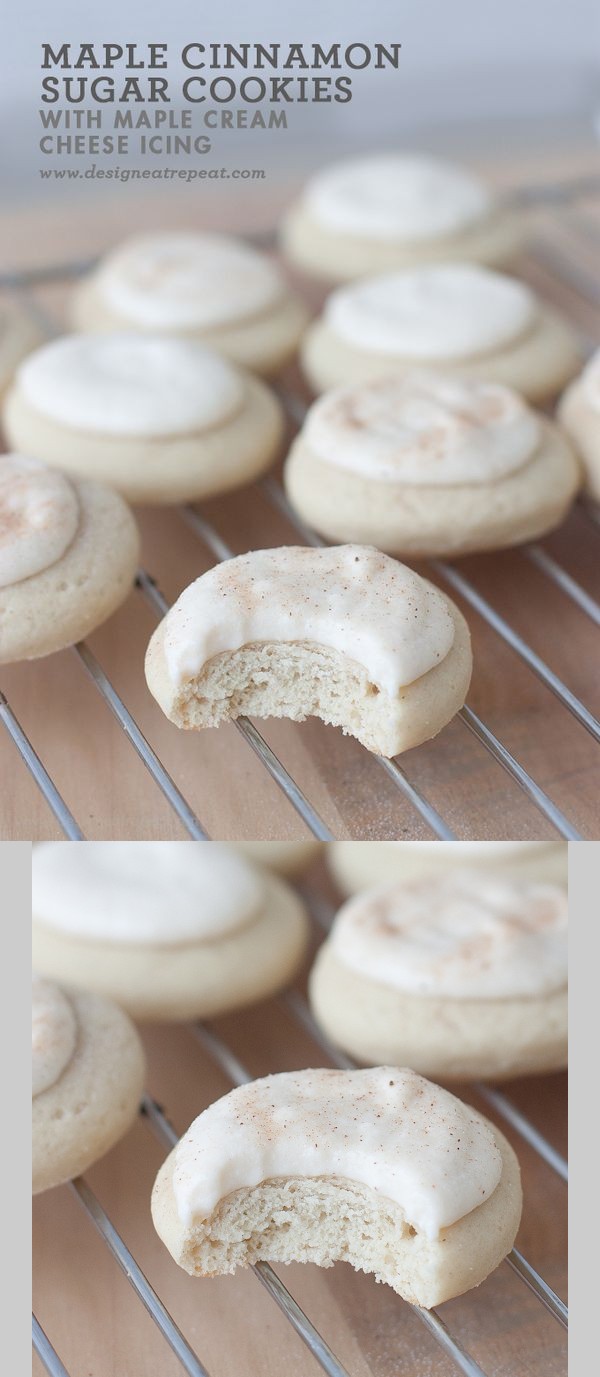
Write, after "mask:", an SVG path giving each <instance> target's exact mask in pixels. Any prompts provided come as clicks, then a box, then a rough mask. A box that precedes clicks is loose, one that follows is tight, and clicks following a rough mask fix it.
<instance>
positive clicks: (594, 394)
mask: <svg viewBox="0 0 600 1377" xmlns="http://www.w3.org/2000/svg"><path fill="white" fill-rule="evenodd" d="M558 419H559V421H560V423H561V425H562V426H563V427H564V429H565V430H566V432H567V435H568V436H569V437H570V439H571V440H572V441H573V444H574V445H575V448H576V450H577V452H578V454H579V455H580V457H581V460H582V462H583V467H584V472H585V487H586V490H587V492H588V493H589V495H590V497H593V498H594V499H595V501H596V502H600V349H599V350H598V351H597V352H596V353H595V354H594V357H593V358H592V359H590V362H589V363H588V365H587V368H585V369H584V371H583V373H582V374H581V377H579V378H576V379H575V382H573V383H571V386H570V387H569V388H568V389H567V391H566V392H565V395H564V397H563V398H562V399H561V402H560V405H559V408H558Z"/></svg>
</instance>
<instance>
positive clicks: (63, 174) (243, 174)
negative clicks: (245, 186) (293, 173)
mask: <svg viewBox="0 0 600 1377" xmlns="http://www.w3.org/2000/svg"><path fill="white" fill-rule="evenodd" d="M39 174H40V177H44V178H48V177H51V178H56V177H57V178H58V179H59V180H60V181H71V180H73V179H75V180H84V181H90V180H93V179H102V180H104V181H107V182H110V181H112V182H133V181H144V182H147V181H157V180H158V181H163V182H172V181H181V182H196V181H227V180H228V179H229V178H234V179H235V178H241V179H243V180H244V181H262V180H264V179H265V178H266V175H267V174H266V172H265V169H264V167H234V168H232V169H229V168H227V167H189V168H183V167H182V168H178V167H152V168H149V167H145V168H133V167H132V168H130V167H96V166H95V165H94V166H93V167H87V168H86V169H85V171H83V170H82V169H81V168H80V167H40V168H39Z"/></svg>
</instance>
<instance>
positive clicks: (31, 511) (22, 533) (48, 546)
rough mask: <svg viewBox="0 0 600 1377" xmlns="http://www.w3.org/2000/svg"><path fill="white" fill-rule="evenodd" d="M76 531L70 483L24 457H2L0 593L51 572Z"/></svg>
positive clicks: (76, 509) (76, 507) (74, 498)
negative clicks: (0, 590)
mask: <svg viewBox="0 0 600 1377" xmlns="http://www.w3.org/2000/svg"><path fill="white" fill-rule="evenodd" d="M78 525H79V502H78V500H77V494H76V492H75V489H74V488H73V486H72V484H71V483H70V482H69V480H68V478H65V477H64V475H63V474H62V473H57V472H56V470H55V469H47V468H46V467H45V465H44V464H41V463H40V462H39V460H37V459H27V458H25V457H24V456H23V455H22V454H1V455H0V588H7V587H9V585H10V584H13V583H20V582H21V580H22V579H28V578H31V577H32V575H33V574H41V573H42V571H43V570H44V569H49V568H50V567H51V565H53V564H56V562H57V560H59V559H60V558H61V556H62V555H64V553H65V550H67V549H68V547H69V545H70V544H71V542H72V540H73V539H74V537H75V535H76V534H77V527H78Z"/></svg>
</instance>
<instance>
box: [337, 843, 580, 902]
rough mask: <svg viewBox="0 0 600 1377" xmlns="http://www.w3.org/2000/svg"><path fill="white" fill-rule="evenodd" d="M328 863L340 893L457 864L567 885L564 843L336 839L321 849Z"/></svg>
mask: <svg viewBox="0 0 600 1377" xmlns="http://www.w3.org/2000/svg"><path fill="white" fill-rule="evenodd" d="M325 854H326V857H327V864H328V866H329V869H330V870H331V873H332V875H333V878H334V879H335V881H336V884H337V885H338V886H339V888H340V889H341V891H342V894H358V893H359V892H360V890H361V889H372V888H373V887H374V886H376V885H385V884H391V883H393V882H394V881H396V880H412V879H420V878H421V876H427V875H438V874H439V875H446V874H449V873H451V872H452V871H454V870H456V869H457V868H460V867H462V866H465V865H468V866H469V868H470V869H473V868H476V869H477V870H489V869H492V870H494V869H496V870H497V869H498V868H501V869H502V870H503V871H504V872H505V873H506V874H514V875H516V876H518V877H520V878H521V879H528V880H539V881H541V882H544V883H545V882H547V883H549V884H562V885H566V883H567V866H568V847H567V843H566V842H548V841H545V842H542V841H535V842H532V841H528V842H522V841H451V842H445V841H416V842H399V841H377V842H369V841H361V842H354V841H340V842H332V843H331V845H330V846H328V847H327V850H326V853H325Z"/></svg>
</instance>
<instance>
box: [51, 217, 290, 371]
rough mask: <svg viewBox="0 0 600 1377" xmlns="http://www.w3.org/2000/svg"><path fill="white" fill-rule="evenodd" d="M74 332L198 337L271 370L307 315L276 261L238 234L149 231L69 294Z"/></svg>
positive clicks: (286, 356)
mask: <svg viewBox="0 0 600 1377" xmlns="http://www.w3.org/2000/svg"><path fill="white" fill-rule="evenodd" d="M72 315H73V321H74V324H75V328H76V329H77V330H84V331H89V330H91V331H97V330H108V331H112V330H148V331H150V332H152V333H153V334H159V333H160V334H163V335H179V336H182V337H184V338H187V339H192V340H200V341H202V342H203V343H205V344H206V345H208V346H209V347H210V348H211V349H214V350H216V351H217V353H219V354H223V355H224V356H225V357H226V358H228V359H231V360H232V361H233V363H237V364H242V365H243V366H244V367H245V368H249V369H250V370H251V371H252V372H254V373H260V374H264V375H267V376H269V375H271V374H272V373H277V372H278V371H279V370H280V369H281V368H283V366H284V365H285V364H286V363H288V362H289V360H290V359H291V357H292V356H293V354H294V353H295V351H296V348H297V345H298V341H299V339H300V336H301V334H302V332H303V330H304V329H305V326H306V323H307V320H308V313H307V311H306V308H305V306H304V305H303V303H302V302H301V301H300V300H299V299H298V298H297V297H296V296H294V295H293V293H292V292H291V291H290V289H289V287H288V286H287V284H286V282H285V279H284V278H283V277H282V275H281V273H280V271H279V269H278V267H277V265H276V264H275V263H274V262H273V261H272V260H271V259H270V258H267V257H266V256H265V255H264V254H262V253H259V252H258V251H257V250H256V249H253V248H250V246H249V245H248V244H244V243H242V241H241V240H238V239H230V238H228V237H227V236H225V235H216V234H178V233H170V234H147V235H140V236H138V237H137V238H134V239H129V240H127V241H126V242H125V243H124V244H122V245H121V246H120V247H119V248H117V249H115V250H114V251H113V252H112V253H110V254H109V255H108V257H107V258H105V259H104V260H103V261H102V262H101V264H100V266H99V267H98V268H97V269H96V270H95V271H94V272H93V273H92V274H91V275H90V277H88V278H87V279H86V280H85V281H84V282H83V283H82V284H81V286H80V287H79V288H78V289H77V291H76V292H75V294H74V296H73V308H72Z"/></svg>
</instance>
